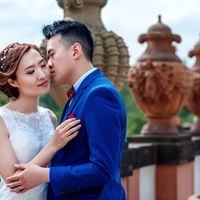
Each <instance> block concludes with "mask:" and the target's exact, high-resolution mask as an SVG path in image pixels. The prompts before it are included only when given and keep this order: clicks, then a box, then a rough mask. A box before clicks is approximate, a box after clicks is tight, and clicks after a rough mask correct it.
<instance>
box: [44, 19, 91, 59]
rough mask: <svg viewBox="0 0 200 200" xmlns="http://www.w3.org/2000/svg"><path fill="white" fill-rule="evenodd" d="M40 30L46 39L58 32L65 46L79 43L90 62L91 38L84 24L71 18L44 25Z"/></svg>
mask: <svg viewBox="0 0 200 200" xmlns="http://www.w3.org/2000/svg"><path fill="white" fill-rule="evenodd" d="M42 32H43V35H44V36H45V37H46V38H47V39H50V38H51V37H52V36H54V35H56V34H60V35H61V39H62V40H63V42H65V43H66V46H67V47H69V46H71V45H73V44H74V43H76V42H77V43H79V44H80V45H81V46H82V49H83V52H84V54H85V57H86V58H87V59H88V60H89V61H90V62H92V55H93V38H92V34H91V32H90V30H89V29H88V28H87V27H86V26H85V25H84V24H82V23H80V22H77V21H72V20H60V21H55V22H53V24H49V25H46V26H44V27H43V29H42Z"/></svg>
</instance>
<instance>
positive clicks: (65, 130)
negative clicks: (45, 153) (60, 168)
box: [49, 118, 81, 151]
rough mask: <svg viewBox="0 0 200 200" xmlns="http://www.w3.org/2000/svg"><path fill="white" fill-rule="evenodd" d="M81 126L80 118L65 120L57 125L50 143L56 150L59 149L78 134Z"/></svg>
mask: <svg viewBox="0 0 200 200" xmlns="http://www.w3.org/2000/svg"><path fill="white" fill-rule="evenodd" d="M80 127H81V124H80V120H76V119H75V118H72V119H67V120H65V121H64V122H63V123H61V124H60V125H59V126H57V128H56V130H55V133H54V135H53V138H52V139H51V141H50V142H49V145H50V146H51V148H53V149H54V150H55V151H58V150H59V149H61V148H62V147H64V146H65V145H66V144H67V143H68V142H69V141H71V140H72V139H73V138H74V137H76V136H77V134H78V130H79V129H80Z"/></svg>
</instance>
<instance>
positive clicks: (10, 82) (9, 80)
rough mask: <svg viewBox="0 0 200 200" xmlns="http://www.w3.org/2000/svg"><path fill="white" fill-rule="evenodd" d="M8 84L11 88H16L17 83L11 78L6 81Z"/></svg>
mask: <svg viewBox="0 0 200 200" xmlns="http://www.w3.org/2000/svg"><path fill="white" fill-rule="evenodd" d="M8 83H9V84H10V85H11V86H12V87H15V88H16V87H17V82H16V81H15V80H13V79H11V78H9V79H8Z"/></svg>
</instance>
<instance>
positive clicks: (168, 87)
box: [128, 16, 192, 135]
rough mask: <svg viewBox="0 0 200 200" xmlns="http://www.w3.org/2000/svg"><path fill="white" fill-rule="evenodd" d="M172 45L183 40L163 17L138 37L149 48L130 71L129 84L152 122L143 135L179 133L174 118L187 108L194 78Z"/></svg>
mask: <svg viewBox="0 0 200 200" xmlns="http://www.w3.org/2000/svg"><path fill="white" fill-rule="evenodd" d="M173 41H175V42H180V41H181V38H180V36H179V35H175V34H172V32H171V29H170V28H169V27H168V26H166V25H164V24H163V23H162V22H161V16H159V20H158V23H156V24H155V25H153V26H151V27H150V28H149V29H148V33H147V34H142V35H140V36H139V42H140V43H144V42H147V44H148V46H147V49H146V50H145V52H144V53H143V54H142V55H141V57H140V58H139V60H138V63H137V64H136V65H135V66H133V67H131V68H130V69H129V73H128V82H129V87H130V89H131V91H132V94H133V97H134V98H135V100H136V103H137V104H138V106H139V107H140V109H141V110H142V111H143V112H144V113H145V115H146V116H147V117H148V119H149V122H148V123H147V124H146V125H145V126H144V127H143V128H142V131H141V133H142V134H146V135H167V134H176V133H178V129H177V126H176V125H175V124H174V123H173V117H174V116H175V115H176V113H177V112H178V111H180V109H181V108H182V106H183V104H184V101H185V98H186V96H187V94H188V92H189V90H190V88H191V87H192V77H191V72H190V71H189V69H187V68H186V67H185V66H184V65H183V64H182V63H181V61H180V59H179V58H178V57H177V56H176V54H175V47H174V46H173V45H172V42H173Z"/></svg>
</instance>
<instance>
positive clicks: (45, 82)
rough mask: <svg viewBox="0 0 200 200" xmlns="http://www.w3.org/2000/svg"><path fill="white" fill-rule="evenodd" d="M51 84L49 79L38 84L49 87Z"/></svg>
mask: <svg viewBox="0 0 200 200" xmlns="http://www.w3.org/2000/svg"><path fill="white" fill-rule="evenodd" d="M48 85H49V81H44V82H42V83H40V84H39V85H38V86H39V87H47V86H48Z"/></svg>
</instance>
